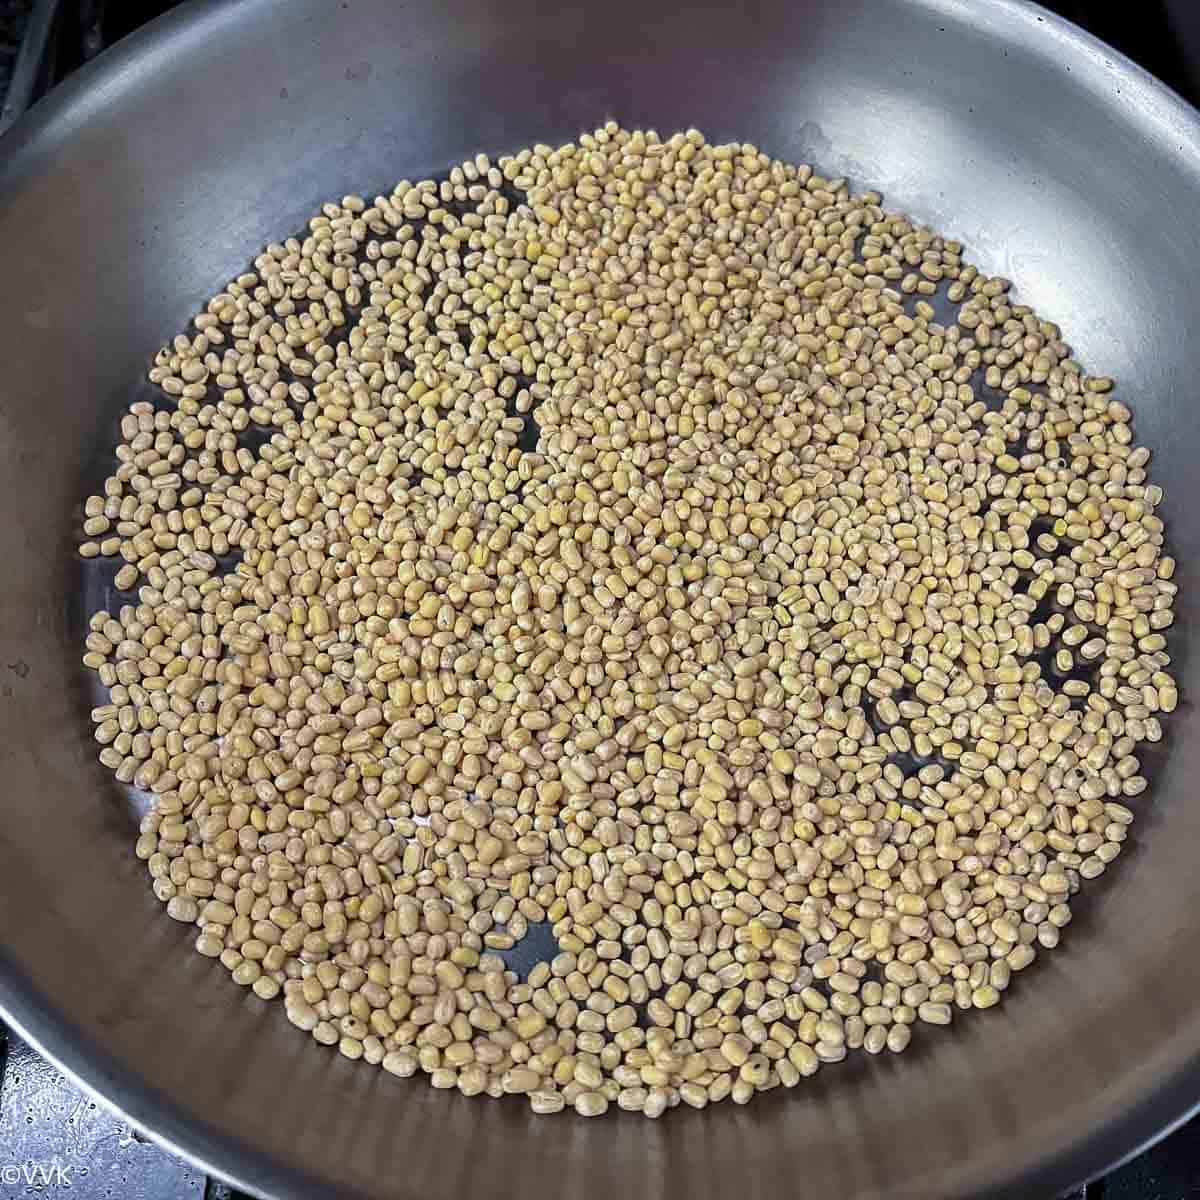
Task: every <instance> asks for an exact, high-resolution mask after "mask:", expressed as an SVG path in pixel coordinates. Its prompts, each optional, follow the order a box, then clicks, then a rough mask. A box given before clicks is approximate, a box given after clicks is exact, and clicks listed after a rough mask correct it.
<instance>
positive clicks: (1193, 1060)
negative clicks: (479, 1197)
mask: <svg viewBox="0 0 1200 1200" xmlns="http://www.w3.org/2000/svg"><path fill="white" fill-rule="evenodd" d="M236 3H237V0H189V3H187V4H185V5H183V6H181V7H180V8H179V9H176V10H174V11H172V12H170V13H168V14H166V15H164V16H163V17H160V18H158V19H156V20H155V21H153V22H151V23H150V24H148V25H147V26H145V27H143V28H142V29H140V30H138V31H137V32H136V33H134V34H133V35H131V36H130V37H128V38H126V39H124V40H123V41H122V42H121V43H120V44H118V45H117V46H115V47H113V48H112V49H111V50H109V51H107V52H106V53H105V54H104V55H102V56H100V58H98V59H97V60H94V61H93V62H92V63H90V64H87V65H86V66H85V67H83V68H82V69H81V70H80V71H78V72H76V74H75V75H74V76H72V78H71V79H70V80H68V81H66V82H65V83H64V84H62V85H60V86H59V87H58V88H56V89H55V90H54V92H53V94H52V95H51V96H49V97H48V98H47V99H45V100H43V101H41V102H39V103H38V104H37V105H36V106H34V108H33V109H32V110H31V111H30V112H29V113H28V114H27V115H26V116H25V117H23V118H22V119H21V120H20V121H19V122H18V123H17V124H16V125H15V126H14V127H13V129H12V130H11V131H10V132H9V133H8V135H7V137H6V138H5V140H4V141H3V142H2V143H0V146H3V147H4V150H5V154H4V156H3V161H0V197H2V196H3V195H4V193H5V191H6V190H7V188H8V187H9V186H10V185H11V184H12V183H13V182H15V181H18V180H20V179H21V178H23V177H25V176H27V175H29V174H30V173H32V172H35V171H36V170H37V169H38V166H39V164H40V162H41V161H42V159H43V158H44V156H45V155H47V154H48V153H50V152H52V151H53V149H54V148H55V147H56V146H58V145H60V144H62V142H63V141H64V140H66V139H68V138H69V136H70V134H71V132H72V130H73V129H74V128H76V127H77V126H78V125H80V124H82V123H84V122H86V121H87V119H88V117H89V114H90V113H92V112H94V111H96V110H98V109H99V108H101V107H102V106H103V105H104V103H105V101H106V97H107V96H108V95H110V94H114V93H116V92H119V91H122V90H124V89H126V88H129V87H131V86H133V83H134V81H135V80H136V79H137V78H138V77H140V76H142V75H144V74H152V73H156V72H158V71H160V70H162V69H163V67H164V65H165V63H166V62H167V61H168V60H169V59H170V58H171V57H172V56H174V55H176V54H178V53H179V52H180V51H181V49H182V48H183V47H185V46H186V45H187V44H188V43H189V42H192V41H194V40H197V39H202V38H204V37H205V36H206V35H207V33H208V31H209V29H210V28H211V27H212V26H213V25H214V24H216V23H217V22H219V21H220V20H221V17H222V13H223V12H225V11H227V10H229V9H232V8H234V6H235V5H236ZM261 3H262V5H263V6H264V7H268V8H269V7H276V8H282V7H283V5H284V4H285V3H286V0H261ZM906 3H907V4H909V5H910V6H911V7H912V8H914V9H923V10H926V11H927V12H928V13H930V14H933V15H936V16H940V17H942V18H944V19H945V20H947V21H953V22H954V23H956V24H958V25H961V26H963V27H964V28H970V29H974V30H975V31H977V32H982V33H984V34H986V35H988V36H992V37H995V38H997V39H999V40H1002V41H1006V42H1014V41H1020V42H1021V43H1022V45H1024V46H1027V47H1029V46H1032V49H1031V51H1030V52H1031V53H1035V54H1040V55H1045V56H1051V55H1055V54H1057V55H1059V56H1062V55H1070V56H1073V59H1074V60H1075V61H1076V62H1078V63H1079V64H1081V65H1082V66H1083V67H1084V68H1085V69H1086V71H1087V72H1088V73H1089V74H1088V78H1087V80H1086V81H1085V83H1086V86H1088V87H1089V88H1098V87H1099V86H1100V84H1101V83H1102V82H1104V81H1105V80H1113V81H1116V83H1118V84H1119V85H1120V87H1121V88H1122V89H1125V91H1126V93H1127V96H1126V97H1123V98H1124V99H1126V101H1127V103H1128V106H1129V108H1130V110H1131V112H1130V121H1131V122H1132V123H1133V124H1135V125H1136V126H1137V127H1138V128H1140V129H1142V130H1143V131H1144V132H1145V133H1146V135H1147V136H1148V137H1153V138H1154V139H1155V140H1156V141H1159V142H1160V143H1161V144H1162V146H1163V148H1164V153H1165V154H1168V155H1169V156H1170V157H1171V158H1173V159H1174V160H1175V161H1176V162H1177V163H1178V165H1179V167H1180V169H1181V170H1182V171H1185V172H1186V173H1188V174H1190V175H1192V176H1193V177H1196V178H1197V179H1200V152H1198V150H1200V112H1198V111H1197V110H1196V109H1195V108H1194V107H1192V106H1191V105H1190V104H1189V103H1188V102H1187V101H1186V100H1184V99H1183V98H1182V97H1181V96H1180V95H1178V93H1176V92H1175V91H1174V90H1172V89H1171V88H1170V87H1168V86H1167V85H1166V84H1164V83H1163V82H1162V81H1160V80H1158V79H1157V78H1156V77H1154V76H1153V75H1152V74H1150V73H1149V72H1147V71H1146V70H1145V69H1143V68H1142V67H1140V66H1138V65H1137V64H1136V63H1134V62H1133V61H1132V60H1130V59H1129V58H1127V57H1126V56H1125V55H1123V54H1121V53H1120V52H1118V51H1117V50H1115V49H1113V48H1112V47H1110V46H1108V45H1107V44H1105V43H1104V42H1102V41H1100V40H1099V39H1097V38H1096V37H1094V36H1093V35H1091V34H1089V33H1087V32H1086V31H1084V30H1082V29H1080V28H1079V27H1078V26H1076V25H1074V24H1073V23H1072V22H1070V21H1068V20H1066V19H1064V18H1062V17H1059V16H1057V15H1055V14H1053V13H1050V12H1049V11H1048V10H1046V9H1044V8H1042V7H1041V6H1040V5H1038V4H1035V3H1032V2H1031V0H990V3H988V4H987V5H980V4H978V3H972V0H906ZM1022 34H1023V35H1024V37H1022ZM1047 38H1049V41H1047ZM1035 39H1036V40H1035ZM1043 42H1046V44H1045V45H1042V44H1041V43H1043ZM0 1017H3V1019H4V1020H5V1021H6V1022H8V1023H9V1024H10V1025H11V1026H12V1027H13V1028H14V1029H15V1030H16V1032H17V1033H18V1034H19V1035H20V1036H21V1037H23V1038H24V1039H25V1040H26V1041H28V1042H29V1044H30V1045H32V1046H33V1047H34V1048H35V1049H37V1050H38V1051H39V1053H41V1054H43V1055H44V1057H46V1058H47V1059H48V1060H49V1061H50V1062H52V1063H53V1064H54V1065H55V1066H56V1067H58V1069H60V1070H61V1071H62V1072H63V1073H64V1074H65V1075H66V1076H67V1077H68V1078H70V1079H71V1080H72V1081H73V1082H74V1083H76V1084H77V1085H78V1086H79V1087H80V1088H81V1089H82V1090H83V1091H85V1092H86V1093H87V1094H88V1095H90V1096H93V1097H95V1098H96V1099H97V1100H99V1101H100V1102H102V1103H103V1104H104V1105H105V1106H106V1107H109V1108H111V1109H113V1110H114V1111H117V1112H119V1113H120V1114H121V1115H122V1116H123V1117H125V1118H126V1119H128V1120H129V1121H130V1122H131V1123H132V1124H134V1125H135V1126H137V1127H138V1128H139V1129H140V1130H144V1131H145V1132H146V1134H147V1135H148V1136H149V1137H150V1138H151V1139H152V1140H153V1141H155V1142H156V1143H157V1144H159V1145H161V1146H162V1147H163V1148H164V1149H166V1150H168V1151H169V1152H170V1153H172V1154H175V1155H177V1156H179V1157H181V1158H183V1159H184V1160H185V1161H187V1162H189V1163H191V1164H193V1165H194V1166H196V1167H197V1168H198V1169H200V1170H203V1171H205V1172H206V1173H208V1174H211V1175H214V1176H216V1177H219V1178H221V1179H225V1180H227V1181H229V1182H230V1183H233V1184H235V1185H236V1186H239V1187H243V1188H247V1189H249V1190H253V1191H256V1192H259V1193H260V1194H262V1195H264V1196H276V1195H278V1196H282V1195H286V1194H291V1193H292V1192H293V1191H295V1192H297V1193H303V1194H307V1193H308V1192H310V1191H312V1189H314V1188H319V1187H321V1186H322V1184H321V1181H320V1180H319V1178H318V1177H316V1176H315V1175H313V1174H311V1173H310V1172H308V1171H305V1170H302V1169H300V1168H297V1167H296V1166H295V1165H294V1163H290V1162H287V1161H285V1160H281V1159H278V1158H275V1157H274V1156H271V1155H269V1154H268V1153H267V1152H265V1151H263V1150H261V1149H259V1148H257V1147H254V1146H251V1145H247V1144H244V1143H241V1142H239V1140H238V1139H237V1138H236V1137H235V1136H234V1135H232V1134H231V1133H229V1132H227V1131H225V1130H217V1129H214V1128H212V1127H209V1126H206V1125H204V1124H202V1123H200V1122H198V1121H197V1119H196V1118H195V1117H193V1116H191V1115H189V1114H187V1113H186V1112H185V1111H184V1109H183V1107H182V1106H181V1105H180V1104H179V1102H177V1101H175V1100H174V1099H173V1098H171V1097H165V1096H159V1095H156V1094H155V1093H154V1092H153V1091H152V1090H151V1089H150V1088H149V1086H148V1085H147V1084H146V1083H145V1082H144V1080H142V1079H141V1078H139V1077H138V1076H137V1075H136V1073H134V1072H133V1071H131V1070H130V1069H129V1068H127V1067H125V1066H124V1065H123V1064H122V1063H120V1062H118V1061H115V1060H113V1059H112V1058H111V1056H110V1055H109V1054H108V1052H107V1050H106V1048H105V1047H104V1046H103V1045H98V1044H96V1043H94V1042H93V1041H92V1040H91V1039H88V1038H85V1037H84V1036H83V1035H82V1032H81V1031H80V1030H78V1029H76V1028H74V1027H73V1026H72V1024H71V1022H70V1020H69V1018H68V1017H67V1016H66V1014H65V1012H64V1011H62V1010H61V1009H59V1008H58V1006H57V1005H56V1004H55V1002H54V1000H53V997H50V996H47V995H44V994H42V993H40V992H39V991H37V990H36V989H35V988H34V987H33V985H32V984H31V983H30V982H29V980H28V979H27V978H26V977H25V975H24V973H23V971H22V970H21V968H20V967H19V965H18V964H16V963H14V962H12V961H11V960H10V959H9V957H8V956H7V955H5V954H4V952H3V951H0ZM1177 1040H1179V1041H1183V1040H1185V1039H1184V1038H1183V1037H1182V1036H1180V1037H1179V1038H1178V1039H1177ZM1183 1049H1184V1050H1185V1051H1186V1054H1185V1055H1184V1056H1181V1057H1177V1058H1176V1059H1175V1063H1174V1066H1173V1069H1172V1071H1171V1073H1170V1074H1169V1075H1168V1076H1165V1077H1164V1078H1162V1079H1160V1080H1159V1081H1157V1082H1154V1083H1148V1084H1146V1085H1144V1086H1143V1087H1142V1089H1141V1094H1140V1095H1139V1097H1138V1099H1137V1100H1136V1101H1135V1102H1134V1103H1133V1104H1131V1105H1130V1106H1129V1107H1128V1108H1127V1109H1126V1110H1125V1111H1124V1112H1122V1113H1120V1114H1119V1115H1117V1116H1115V1117H1113V1118H1112V1119H1110V1120H1108V1121H1107V1122H1106V1123H1105V1124H1103V1125H1102V1126H1098V1127H1097V1128H1095V1129H1093V1130H1091V1131H1090V1132H1087V1133H1086V1134H1084V1135H1083V1136H1081V1137H1079V1138H1077V1139H1075V1141H1074V1142H1072V1143H1070V1144H1067V1145H1064V1146H1061V1147H1060V1148H1059V1149H1058V1150H1057V1151H1050V1152H1047V1153H1045V1154H1044V1155H1043V1156H1042V1157H1041V1158H1040V1159H1035V1160H1032V1161H1027V1162H1025V1163H1023V1164H1022V1165H1020V1166H1019V1167H1018V1168H1016V1169H1014V1170H1013V1171H1012V1172H1010V1173H1009V1174H1008V1175H1007V1176H1006V1177H1005V1178H1004V1179H1003V1180H1002V1182H1001V1183H1000V1184H999V1185H997V1187H995V1188H994V1189H993V1190H992V1191H990V1192H988V1193H986V1194H987V1195H997V1196H1001V1195H1013V1196H1018V1195H1021V1196H1023V1195H1028V1194H1030V1193H1031V1192H1032V1191H1033V1190H1034V1189H1035V1188H1039V1187H1047V1188H1053V1187H1057V1186H1065V1185H1067V1184H1069V1183H1071V1182H1076V1181H1078V1180H1079V1179H1081V1178H1091V1177H1094V1176H1095V1175H1098V1174H1101V1173H1103V1172H1104V1171H1106V1170H1109V1169H1111V1168H1112V1167H1113V1166H1115V1165H1117V1164H1119V1163H1121V1162H1124V1161H1127V1160H1128V1159H1130V1158H1132V1157H1134V1156H1136V1155H1137V1154H1139V1153H1141V1152H1142V1151H1143V1150H1145V1149H1146V1148H1147V1147H1148V1146H1150V1145H1153V1144H1154V1143H1155V1142H1157V1141H1158V1140H1160V1139H1161V1138H1163V1137H1166V1136H1167V1135H1168V1134H1169V1133H1170V1132H1172V1131H1173V1130H1174V1129H1175V1128H1177V1127H1178V1126H1179V1125H1181V1124H1183V1123H1184V1122H1186V1121H1187V1120H1188V1119H1189V1118H1190V1117H1192V1116H1193V1115H1195V1113H1196V1112H1197V1111H1200V1047H1197V1046H1195V1045H1192V1044H1189V1045H1188V1046H1186V1047H1183ZM954 1182H955V1186H956V1189H957V1190H955V1191H954V1192H953V1194H954V1195H955V1196H960V1197H962V1198H963V1200H965V1198H966V1197H968V1196H970V1197H972V1198H974V1197H978V1196H980V1195H983V1194H984V1193H980V1192H979V1191H978V1190H975V1189H968V1187H967V1182H968V1181H967V1180H966V1179H965V1178H963V1177H957V1178H956V1179H955V1181H954ZM343 1186H344V1185H343ZM341 1194H343V1195H346V1196H347V1197H348V1200H354V1196H355V1195H357V1194H358V1193H348V1192H345V1191H344V1190H343V1191H342V1193H341Z"/></svg>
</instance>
